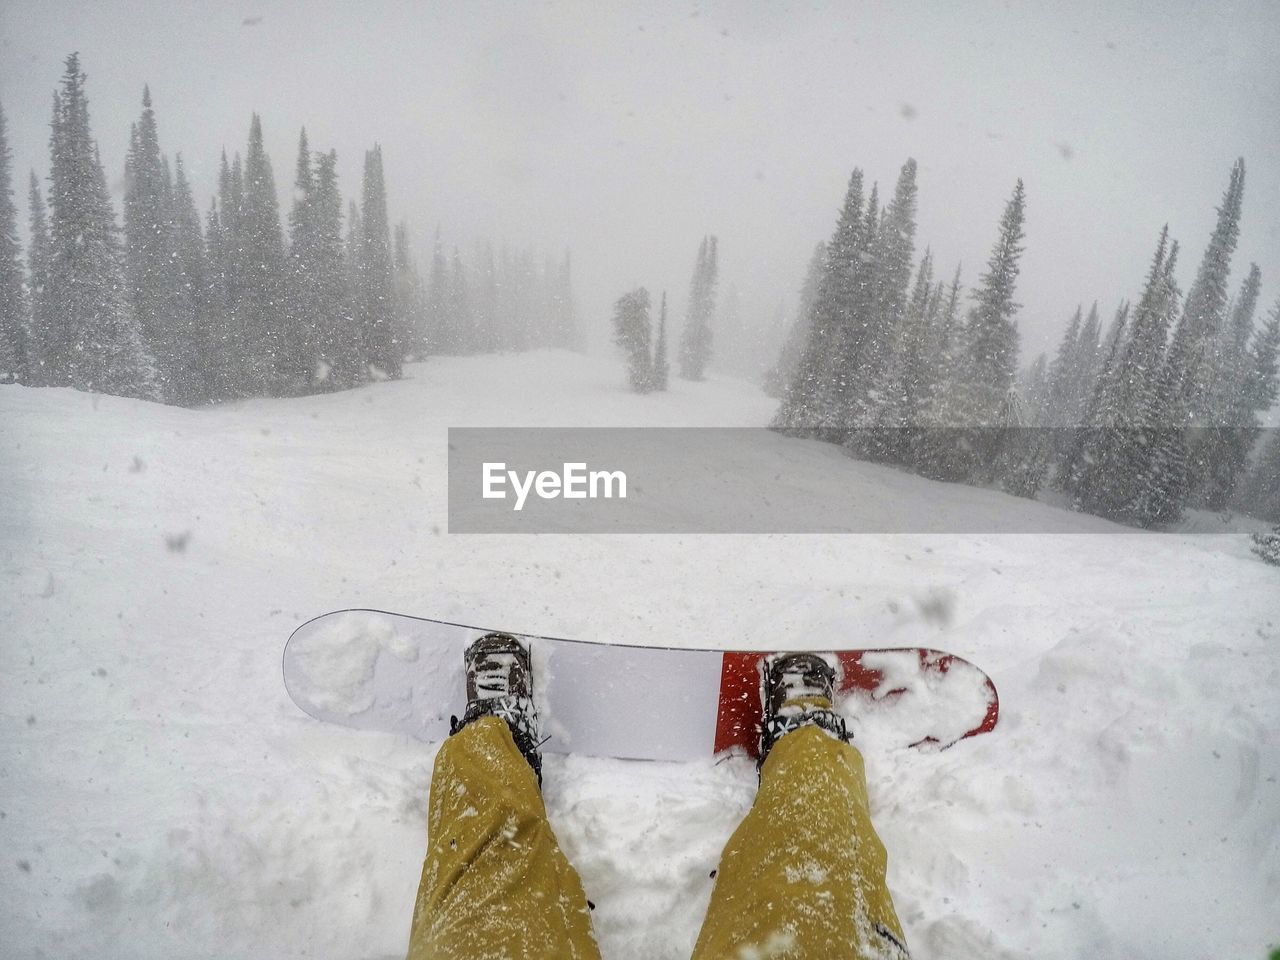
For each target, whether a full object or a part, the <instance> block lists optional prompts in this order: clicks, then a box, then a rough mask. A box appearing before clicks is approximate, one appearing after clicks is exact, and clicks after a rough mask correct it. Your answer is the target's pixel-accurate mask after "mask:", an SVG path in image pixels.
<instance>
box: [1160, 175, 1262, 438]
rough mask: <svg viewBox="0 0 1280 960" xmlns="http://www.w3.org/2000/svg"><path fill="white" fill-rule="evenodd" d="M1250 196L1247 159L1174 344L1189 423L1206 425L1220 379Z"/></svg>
mask: <svg viewBox="0 0 1280 960" xmlns="http://www.w3.org/2000/svg"><path fill="white" fill-rule="evenodd" d="M1243 197H1244V160H1242V159H1241V160H1237V161H1236V162H1235V165H1234V166H1233V167H1232V168H1231V178H1230V182H1229V183H1228V185H1227V191H1226V194H1225V195H1224V196H1223V200H1222V206H1220V207H1219V208H1218V220H1217V223H1216V224H1215V226H1214V229H1213V233H1212V235H1211V236H1210V238H1209V245H1208V246H1207V247H1206V248H1205V252H1204V258H1203V259H1202V260H1201V261H1200V269H1199V270H1198V271H1197V272H1196V279H1195V282H1194V283H1192V285H1191V289H1190V290H1189V291H1187V299H1186V303H1185V305H1184V307H1183V311H1182V318H1181V320H1180V321H1179V322H1178V327H1177V329H1176V330H1175V331H1174V334H1173V340H1172V342H1171V343H1170V345H1169V357H1168V363H1169V366H1170V368H1171V370H1172V374H1173V382H1174V385H1175V387H1176V390H1177V398H1178V403H1179V407H1180V408H1181V410H1182V413H1183V415H1184V417H1185V419H1186V423H1187V424H1188V425H1190V424H1196V423H1201V422H1202V421H1203V419H1204V417H1205V416H1206V414H1207V413H1208V410H1207V404H1208V401H1209V395H1210V391H1211V389H1212V385H1213V381H1214V379H1215V373H1216V371H1215V369H1214V367H1215V360H1216V356H1217V351H1216V349H1215V347H1216V341H1217V339H1218V337H1219V335H1220V333H1221V330H1222V326H1223V323H1224V322H1225V319H1226V305H1227V279H1228V277H1229V275H1230V272H1231V257H1232V254H1233V253H1234V252H1235V248H1236V243H1237V241H1238V240H1239V237H1240V212H1241V204H1242V201H1243Z"/></svg>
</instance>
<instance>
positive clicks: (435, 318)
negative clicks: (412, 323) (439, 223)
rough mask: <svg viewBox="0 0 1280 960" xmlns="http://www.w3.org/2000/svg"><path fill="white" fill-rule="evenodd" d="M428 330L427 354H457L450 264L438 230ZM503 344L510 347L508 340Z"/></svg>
mask: <svg viewBox="0 0 1280 960" xmlns="http://www.w3.org/2000/svg"><path fill="white" fill-rule="evenodd" d="M427 329H428V334H427V352H428V353H443V354H450V353H457V352H458V335H457V332H456V331H455V330H454V325H453V317H452V316H451V315H450V313H449V263H448V261H447V260H445V256H444V246H443V245H442V244H441V242H440V230H439V228H438V227H437V228H436V242H435V247H434V248H433V250H432V253H431V279H430V281H429V283H428V286H427ZM502 344H503V346H504V347H506V346H507V340H506V338H505V337H504V338H503V340H502Z"/></svg>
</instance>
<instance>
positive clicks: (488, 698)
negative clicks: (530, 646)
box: [449, 633, 542, 785]
mask: <svg viewBox="0 0 1280 960" xmlns="http://www.w3.org/2000/svg"><path fill="white" fill-rule="evenodd" d="M463 663H464V664H465V669H466V675H467V709H466V711H465V712H464V713H463V715H462V719H461V720H459V719H458V718H457V717H450V718H449V734H450V736H452V735H453V734H455V733H457V732H458V731H459V730H461V729H462V728H463V727H465V726H466V725H467V724H469V723H471V722H472V721H473V720H478V719H479V718H480V717H498V718H500V719H502V720H504V721H505V722H506V724H507V726H508V727H510V728H511V737H512V739H513V740H515V742H516V747H517V748H518V749H519V750H520V753H521V754H523V756H524V758H525V759H526V760H528V761H529V766H531V767H533V772H534V773H536V774H537V775H538V783H539V785H541V783H542V753H541V752H540V751H539V749H538V747H539V740H538V712H537V710H536V709H535V708H534V705H533V668H532V666H531V664H530V662H529V651H528V650H527V649H525V647H524V645H523V644H522V643H520V641H519V640H517V639H516V638H515V637H513V636H511V635H510V634H506V633H486V634H485V635H484V636H483V637H481V638H480V639H479V640H477V641H475V642H474V643H473V644H471V646H469V647H467V650H466V653H464V654H463Z"/></svg>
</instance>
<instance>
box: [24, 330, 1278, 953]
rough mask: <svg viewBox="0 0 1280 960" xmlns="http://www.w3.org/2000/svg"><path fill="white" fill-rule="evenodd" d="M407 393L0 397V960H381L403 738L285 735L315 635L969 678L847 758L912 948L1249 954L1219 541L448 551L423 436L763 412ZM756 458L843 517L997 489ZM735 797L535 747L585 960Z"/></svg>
mask: <svg viewBox="0 0 1280 960" xmlns="http://www.w3.org/2000/svg"><path fill="white" fill-rule="evenodd" d="M409 375H410V379H407V380H404V381H400V382H396V383H386V384H380V385H377V386H374V387H371V388H368V389H364V390H359V391H355V392H351V393H345V394H340V395H334V396H327V397H311V398H304V399H298V400H283V401H256V402H251V403H244V404H239V405H236V406H231V407H223V408H219V409H213V410H199V411H187V410H177V409H170V408H165V407H159V406H155V405H150V404H144V403H138V402H132V401H126V400H119V399H114V398H107V397H90V396H86V395H83V394H77V393H73V392H70V391H62V390H43V391H36V390H29V389H23V388H18V387H0V491H2V496H0V550H2V551H3V553H2V555H0V842H2V844H3V848H4V851H5V858H4V862H2V863H0V942H3V943H4V944H5V946H4V948H3V950H2V951H0V952H3V953H4V954H5V955H6V956H11V957H15V958H35V957H59V958H60V957H81V956H94V957H129V958H132V957H138V958H153V957H154V958H161V957H164V958H169V957H174V956H181V957H211V958H212V957H218V958H240V957H244V958H249V957H275V956H314V957H324V958H333V960H348V958H352V960H354V958H372V957H392V956H396V955H402V953H403V950H404V947H405V943H406V938H407V933H408V925H409V915H410V911H411V909H412V903H413V898H414V894H415V890H416V884H417V874H418V871H419V869H420V865H421V856H422V852H423V849H424V845H425V832H424V831H425V826H424V811H425V798H426V790H427V784H428V782H429V778H430V772H431V761H432V756H433V753H434V747H433V746H430V745H425V744H422V743H417V742H413V741H408V740H402V739H397V738H395V737H391V736H385V735H377V734H368V733H359V732H355V731H351V730H346V729H342V728H337V727H326V726H323V725H321V724H318V723H316V722H314V721H312V720H310V719H309V718H307V717H305V716H303V715H302V714H301V713H300V712H299V711H298V710H297V709H296V708H294V707H293V705H292V704H291V703H290V702H289V700H288V698H287V696H286V695H285V692H284V688H283V686H282V684H281V681H280V676H279V657H280V650H281V646H282V644H283V642H284V640H285V638H286V637H287V636H288V634H289V631H290V630H291V629H292V628H293V627H294V626H295V625H296V624H297V623H298V622H299V621H301V620H302V619H305V618H306V617H309V616H311V615H314V614H317V613H320V612H323V611H325V610H329V609H333V608H338V607H343V606H350V605H361V606H375V607H383V608H388V609H395V610H401V611H404V612H409V613H418V614H424V615H429V616H434V617H440V618H444V619H459V620H465V621H468V622H473V623H479V624H484V625H492V626H505V627H509V628H512V629H517V630H528V631H533V632H543V633H552V634H558V635H563V636H583V637H606V636H607V637H609V638H611V639H614V640H618V641H624V642H634V643H645V642H662V643H665V644H672V645H698V646H704V645H714V644H718V643H723V644H725V645H726V646H728V645H733V646H739V647H741V646H762V647H767V646H777V647H801V646H806V645H813V646H822V647H829V646H835V645H851V644H868V643H875V644H891V645H906V644H928V645H931V646H935V647H943V648H947V649H950V650H953V651H954V652H956V653H958V654H961V655H963V656H965V657H968V658H970V659H972V660H974V661H975V662H977V663H979V664H981V665H982V666H983V667H985V668H986V669H987V671H988V672H989V673H990V674H991V675H992V676H993V678H994V679H995V680H996V682H997V684H998V685H999V686H1000V692H1001V699H1002V707H1003V712H1002V719H1001V724H1000V727H999V728H998V730H997V731H996V732H995V733H994V734H992V735H990V736H986V737H982V738H979V739H977V740H972V741H967V742H965V743H963V744H961V745H959V746H958V747H956V748H955V749H953V750H950V751H948V752H946V753H943V754H940V755H921V754H918V753H915V752H911V751H906V752H899V753H889V754H876V753H869V755H868V757H867V767H868V774H869V778H870V787H871V795H872V802H873V805H874V811H873V812H874V815H875V818H876V822H877V825H878V827H879V829H880V831H881V834H882V836H883V838H884V840H885V843H886V845H887V846H888V849H889V851H890V882H891V886H892V888H893V891H894V894H895V899H896V901H897V903H898V906H899V912H900V913H901V914H902V919H903V921H904V923H905V925H906V932H907V935H908V939H909V940H910V942H911V945H912V948H913V954H914V955H915V956H916V957H917V958H919V960H928V958H947V960H950V958H958V960H965V958H971V957H1004V956H1009V957H1021V956H1035V957H1036V958H1037V960H1042V958H1054V960H1069V958H1080V957H1102V958H1106V957H1116V958H1121V957H1123V958H1141V957H1152V958H1155V957H1159V958H1161V960H1176V958H1187V960H1191V958H1204V957H1218V956H1221V957H1232V958H1261V957H1263V956H1264V954H1265V950H1266V948H1267V946H1268V945H1269V944H1272V943H1274V942H1275V941H1276V940H1277V938H1280V923H1278V922H1277V920H1276V917H1277V916H1278V915H1280V914H1277V912H1276V910H1275V905H1276V904H1277V903H1280V786H1278V785H1277V773H1278V772H1280V745H1278V743H1277V736H1278V735H1280V697H1277V695H1276V688H1277V686H1280V576H1277V571H1276V570H1274V569H1271V568H1268V567H1266V566H1264V565H1263V564H1261V563H1259V562H1257V561H1256V560H1255V559H1254V558H1252V557H1251V556H1250V555H1249V551H1248V546H1247V543H1246V542H1245V540H1244V538H1243V537H1240V536H1208V535H1201V536H1155V535H1142V534H1136V533H1127V532H1120V531H1119V530H1118V528H1116V532H1114V533H1111V534H1109V535H1093V536H1076V535H1061V536H1051V535H1041V536H1029V535H1013V534H1005V535H1001V534H988V535H982V536H963V537H962V536H955V535H945V536H944V535H933V536H923V535H921V536H888V535H885V536H795V537H783V536H771V537H764V536H760V537H745V536H720V537H714V536H706V537H693V536H684V537H681V536H652V537H640V536H612V537H607V536H537V537H533V536H525V537H498V536H452V537H451V536H449V535H448V534H447V532H446V529H445V513H446V510H445V507H446V504H445V459H446V446H445V429H446V428H447V427H448V426H461V425H556V426H566V425H579V424H585V425H615V424H616V425H649V424H662V425H692V424H699V425H729V426H733V425H760V424H763V423H764V422H766V421H767V419H768V417H769V416H770V414H771V413H772V409H773V403H772V402H771V401H770V400H768V399H767V398H765V397H763V396H761V395H760V394H759V393H758V392H757V391H755V390H754V389H753V388H750V387H747V386H745V385H742V384H738V383H735V382H732V381H712V382H709V383H704V384H689V383H684V382H676V384H675V385H674V388H673V390H672V392H671V393H669V394H666V395H656V396H647V397H637V396H633V395H630V394H628V393H625V392H624V391H623V390H622V389H621V388H620V386H619V384H620V380H621V374H620V373H619V369H618V368H617V366H616V365H614V364H611V363H608V362H604V361H599V360H593V359H588V358H582V357H578V356H574V355H569V354H561V353H543V354H535V355H525V356H517V357H500V358H492V357H490V358H477V359H453V360H437V361H432V362H429V363H426V364H419V365H414V366H411V367H410V368H409ZM797 444H798V447H799V448H803V449H804V451H805V452H804V453H803V454H801V453H799V452H797V450H798V447H797ZM774 450H775V452H774V453H772V454H769V455H774V456H777V457H778V458H779V466H780V468H781V467H783V466H785V465H787V464H789V463H790V462H792V461H793V460H794V459H796V458H802V459H804V460H805V462H806V467H805V469H806V470H807V471H811V472H812V471H818V472H822V471H825V472H826V473H828V474H829V477H830V481H829V482H830V484H831V485H832V487H833V488H847V487H848V486H850V485H856V486H857V487H858V488H859V489H860V490H862V491H864V492H865V496H866V502H867V503H869V504H875V503H878V502H879V503H888V502H894V501H897V502H898V503H900V504H901V503H906V504H907V505H909V506H910V505H914V506H916V507H918V508H919V509H925V508H927V509H928V510H930V511H966V510H972V509H975V508H976V507H975V505H976V504H979V503H987V504H989V503H990V502H991V500H992V498H999V497H1000V495H998V494H993V493H990V492H988V491H975V490H970V489H968V488H964V487H955V486H946V485H938V484H931V483H927V482H925V481H921V480H918V479H917V478H906V477H904V476H903V475H901V474H898V473H895V472H893V471H891V470H887V469H883V468H879V467H874V466H870V465H866V464H860V463H856V462H854V461H851V460H849V459H847V458H845V457H843V456H841V455H840V454H839V452H838V451H832V450H828V449H826V448H820V447H818V445H816V444H803V443H800V442H798V441H782V440H781V438H779V442H778V443H777V445H776V446H775V448H774ZM1018 508H1019V509H1028V508H1029V509H1034V510H1045V511H1053V509H1054V508H1052V507H1048V506H1037V505H1028V504H1025V503H1022V502H1020V503H1019V504H1018ZM814 509H821V504H820V503H815V506H814ZM1052 521H1053V526H1052V527H1051V529H1063V530H1071V529H1079V530H1090V531H1098V530H1100V529H1106V525H1104V524H1102V522H1101V521H1098V520H1096V519H1095V518H1089V517H1081V516H1076V515H1071V514H1067V513H1065V512H1061V511H1054V516H1053V518H1052ZM1046 522H1047V521H1046ZM753 789H754V772H753V771H752V769H751V768H750V767H749V766H747V765H745V764H744V763H739V762H737V761H732V762H726V763H723V764H720V765H718V766H717V765H713V764H712V763H710V762H709V761H708V762H706V763H695V764H687V765H676V764H670V765H662V764H628V763H624V762H607V761H600V760H591V759H587V758H558V757H554V756H552V757H549V758H548V760H547V777H546V794H547V799H548V804H549V807H550V810H551V814H552V817H553V819H554V822H555V826H556V829H557V831H558V833H559V835H560V837H561V840H562V843H563V845H564V846H565V848H566V850H567V852H568V854H569V856H570V858H571V859H572V860H573V861H574V862H575V863H576V864H577V865H578V866H579V868H580V870H581V872H582V875H583V878H584V881H585V884H586V887H587V890H588V894H589V895H590V896H591V898H592V900H593V901H594V902H595V903H596V905H597V910H596V914H595V921H596V928H597V932H598V934H599V937H600V941H601V946H602V950H603V952H604V955H605V957H606V958H611V960H622V958H645V960H663V958H678V957H686V956H687V955H688V952H689V949H690V947H691V945H692V942H693V938H694V937H695V935H696V932H697V927H698V923H699V921H700V918H701V912H702V910H703V908H704V907H705V904H706V901H707V898H708V895H709V892H710V886H711V880H710V879H709V876H708V875H709V873H710V871H711V870H712V869H713V867H714V866H715V863H716V859H717V856H718V853H719V849H720V846H721V844H722V843H723V842H724V840H725V838H726V837H727V836H728V834H729V832H730V831H731V829H732V828H733V826H734V824H735V823H736V821H737V819H738V818H739V817H740V816H741V815H742V813H743V811H744V810H745V809H746V808H747V807H748V805H749V804H750V802H751V797H752V793H753Z"/></svg>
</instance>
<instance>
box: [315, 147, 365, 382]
mask: <svg viewBox="0 0 1280 960" xmlns="http://www.w3.org/2000/svg"><path fill="white" fill-rule="evenodd" d="M311 221H312V226H313V229H314V231H315V232H314V235H313V242H314V249H313V255H314V258H315V259H314V263H315V273H314V275H313V276H312V278H311V283H312V285H313V287H314V301H313V302H314V303H315V309H316V311H317V312H316V317H315V320H314V321H313V322H314V324H315V327H316V336H315V340H316V343H317V345H318V348H319V360H318V363H317V369H316V371H315V373H314V374H313V377H312V388H313V389H338V388H343V387H349V386H353V385H354V384H357V383H359V382H360V381H361V380H362V379H363V377H364V367H363V364H362V355H361V344H360V336H359V333H360V332H359V330H358V329H357V327H356V319H355V304H354V297H355V291H354V289H353V287H352V282H351V278H352V272H351V268H350V264H349V263H348V260H347V244H346V243H345V242H344V241H343V236H342V194H341V192H340V191H339V189H338V154H337V152H336V151H334V150H329V151H328V152H327V153H325V152H321V153H317V154H316V155H315V194H314V202H313V204H312V209H311ZM356 229H357V230H358V227H357V228H356ZM357 235H358V233H357Z"/></svg>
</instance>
